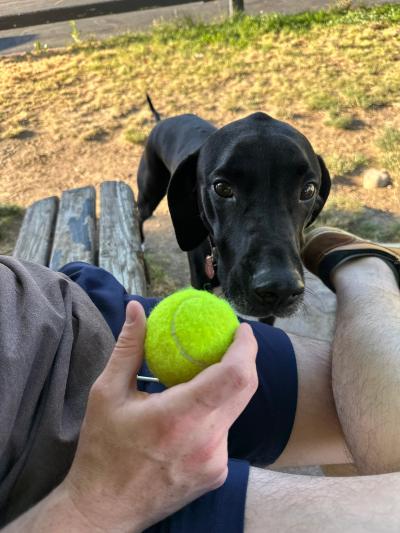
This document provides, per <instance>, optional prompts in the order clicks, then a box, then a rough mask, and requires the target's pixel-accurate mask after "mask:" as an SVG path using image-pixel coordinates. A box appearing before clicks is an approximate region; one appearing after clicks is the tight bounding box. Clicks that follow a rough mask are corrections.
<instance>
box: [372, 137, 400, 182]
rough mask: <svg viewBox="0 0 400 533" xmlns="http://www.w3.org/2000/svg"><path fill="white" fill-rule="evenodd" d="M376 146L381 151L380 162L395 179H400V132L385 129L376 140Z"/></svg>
mask: <svg viewBox="0 0 400 533" xmlns="http://www.w3.org/2000/svg"><path fill="white" fill-rule="evenodd" d="M377 145H378V147H379V149H380V151H381V155H380V162H381V163H382V165H383V166H384V167H386V168H387V169H388V170H391V171H392V172H393V174H394V177H395V179H399V178H400V130H399V129H397V128H386V129H385V131H384V133H383V134H382V135H381V136H380V137H379V138H378V140H377Z"/></svg>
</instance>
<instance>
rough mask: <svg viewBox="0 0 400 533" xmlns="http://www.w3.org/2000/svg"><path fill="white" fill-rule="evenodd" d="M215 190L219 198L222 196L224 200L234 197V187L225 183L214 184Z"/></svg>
mask: <svg viewBox="0 0 400 533" xmlns="http://www.w3.org/2000/svg"><path fill="white" fill-rule="evenodd" d="M214 190H215V192H216V193H217V194H218V196H222V198H232V196H233V190H232V187H231V186H230V185H228V184H227V183H226V182H225V181H217V182H216V183H214Z"/></svg>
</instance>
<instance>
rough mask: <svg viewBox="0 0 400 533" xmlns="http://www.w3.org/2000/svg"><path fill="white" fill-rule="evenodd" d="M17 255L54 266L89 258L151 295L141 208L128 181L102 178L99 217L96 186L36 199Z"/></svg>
mask: <svg viewBox="0 0 400 533" xmlns="http://www.w3.org/2000/svg"><path fill="white" fill-rule="evenodd" d="M13 256H14V257H17V258H18V259H23V260H26V261H31V262H34V263H39V264H41V265H45V266H48V267H50V268H51V269H53V270H59V269H60V268H61V267H62V266H63V265H65V264H66V263H69V262H71V261H85V262H86V263H91V264H94V265H98V266H100V267H102V268H104V269H106V270H107V271H108V272H111V273H112V274H113V275H114V276H115V277H116V278H117V280H118V281H119V282H120V283H121V284H122V285H123V286H124V287H125V288H126V290H127V291H128V292H129V293H132V294H139V295H143V296H145V295H146V276H145V264H144V257H143V253H142V247H141V239H140V232H139V224H138V211H137V206H136V202H135V198H134V195H133V192H132V189H131V188H130V187H129V185H127V184H126V183H124V182H116V181H106V182H104V183H102V185H101V188H100V215H99V217H98V219H97V218H96V191H95V189H94V187H81V188H79V189H71V190H68V191H65V192H63V194H62V195H61V199H60V200H59V199H58V198H57V197H56V196H52V197H50V198H44V199H43V200H39V201H38V202H35V203H34V204H32V205H31V206H30V207H29V208H28V209H27V211H26V213H25V217H24V220H23V223H22V226H21V229H20V232H19V236H18V240H17V243H16V245H15V249H14V252H13Z"/></svg>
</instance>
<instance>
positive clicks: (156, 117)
mask: <svg viewBox="0 0 400 533" xmlns="http://www.w3.org/2000/svg"><path fill="white" fill-rule="evenodd" d="M146 100H147V103H148V104H149V107H150V111H151V112H152V114H153V117H154V119H155V121H156V122H160V120H161V115H160V113H159V112H158V111H157V109H156V108H155V107H154V106H153V102H152V101H151V98H150V95H149V94H148V93H146Z"/></svg>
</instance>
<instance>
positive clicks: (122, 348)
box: [103, 302, 146, 391]
mask: <svg viewBox="0 0 400 533" xmlns="http://www.w3.org/2000/svg"><path fill="white" fill-rule="evenodd" d="M145 336H146V317H145V314H144V310H143V307H142V306H141V305H140V304H139V302H129V303H128V305H127V307H126V315H125V323H124V325H123V327H122V330H121V333H120V334H119V337H118V339H117V343H116V345H115V348H114V350H113V352H112V354H111V357H110V359H109V360H108V363H107V365H106V367H105V369H104V372H103V379H104V380H106V381H107V383H108V386H109V387H112V388H115V389H117V390H119V391H124V390H125V391H128V390H129V389H131V388H132V382H133V383H135V379H136V375H137V373H138V371H139V369H140V367H141V365H142V362H143V352H144V347H143V345H144V339H145Z"/></svg>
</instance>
